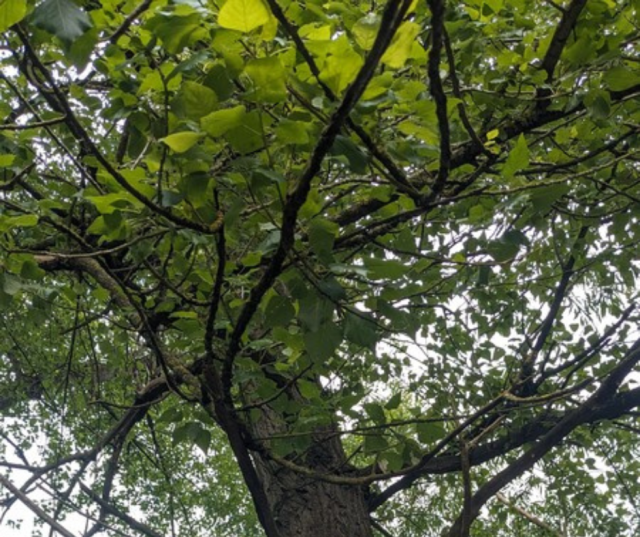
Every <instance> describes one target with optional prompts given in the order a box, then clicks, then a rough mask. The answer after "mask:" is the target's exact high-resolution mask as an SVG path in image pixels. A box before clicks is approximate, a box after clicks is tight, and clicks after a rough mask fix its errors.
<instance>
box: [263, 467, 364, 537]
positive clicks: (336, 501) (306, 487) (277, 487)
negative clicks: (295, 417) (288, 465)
mask: <svg viewBox="0 0 640 537" xmlns="http://www.w3.org/2000/svg"><path fill="white" fill-rule="evenodd" d="M256 467H257V471H258V475H259V477H260V480H261V482H262V485H263V488H264V491H265V493H266V495H267V498H268V501H269V507H270V509H271V512H272V514H273V517H274V519H275V522H276V525H277V527H278V530H279V533H280V537H371V536H372V531H371V523H370V520H369V513H368V510H367V503H366V498H365V490H364V488H361V487H347V486H340V485H334V484H332V483H326V482H324V481H318V480H313V479H310V478H308V477H305V476H303V475H300V474H298V473H295V472H292V471H290V470H287V469H284V468H282V467H280V466H278V465H274V463H270V462H266V461H262V460H258V461H256Z"/></svg>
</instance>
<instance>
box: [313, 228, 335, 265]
mask: <svg viewBox="0 0 640 537" xmlns="http://www.w3.org/2000/svg"><path fill="white" fill-rule="evenodd" d="M337 234H338V225H337V224H336V223H334V222H330V221H329V220H325V219H321V218H314V219H313V220H312V221H311V224H310V225H309V245H310V246H311V249H312V250H313V252H314V253H315V254H316V255H317V256H318V257H319V258H320V259H321V260H322V261H323V262H324V263H331V262H332V261H333V255H332V251H333V243H334V241H335V239H336V235H337Z"/></svg>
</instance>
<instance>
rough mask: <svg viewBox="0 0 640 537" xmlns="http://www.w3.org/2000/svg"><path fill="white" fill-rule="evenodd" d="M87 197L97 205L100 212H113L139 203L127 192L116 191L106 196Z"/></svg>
mask: <svg viewBox="0 0 640 537" xmlns="http://www.w3.org/2000/svg"><path fill="white" fill-rule="evenodd" d="M87 199H88V200H89V201H90V202H91V203H93V204H94V205H95V206H96V209H98V212H99V213H100V214H111V213H113V212H114V211H117V210H119V209H124V208H126V207H129V206H131V205H136V204H137V203H139V202H137V200H135V198H133V197H132V196H130V195H129V194H127V193H126V192H114V193H111V194H105V195H104V196H87Z"/></svg>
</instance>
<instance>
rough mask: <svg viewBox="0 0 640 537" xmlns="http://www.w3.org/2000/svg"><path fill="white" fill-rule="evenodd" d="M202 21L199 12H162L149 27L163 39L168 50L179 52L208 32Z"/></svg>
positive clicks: (173, 52) (174, 52)
mask: <svg viewBox="0 0 640 537" xmlns="http://www.w3.org/2000/svg"><path fill="white" fill-rule="evenodd" d="M191 11H193V10H191ZM201 22H202V19H201V16H200V15H199V14H198V13H189V14H187V15H182V16H181V15H178V16H176V15H174V14H171V15H164V14H161V15H159V16H158V17H156V18H154V19H153V20H152V21H151V23H150V25H149V27H150V28H151V29H152V30H153V32H154V34H155V35H157V36H158V37H159V38H160V39H161V40H162V43H163V44H164V47H165V48H166V49H167V51H169V52H171V53H172V54H177V53H178V52H181V51H182V50H183V49H184V48H185V47H186V46H188V45H189V43H191V42H193V41H194V40H196V39H197V38H198V37H201V36H202V34H203V33H205V34H206V31H205V29H204V28H202V27H201V26H200V24H201Z"/></svg>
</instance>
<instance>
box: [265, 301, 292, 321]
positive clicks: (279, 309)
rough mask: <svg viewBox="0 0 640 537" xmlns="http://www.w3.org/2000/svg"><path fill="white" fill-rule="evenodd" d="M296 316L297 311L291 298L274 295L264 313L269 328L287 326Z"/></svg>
mask: <svg viewBox="0 0 640 537" xmlns="http://www.w3.org/2000/svg"><path fill="white" fill-rule="evenodd" d="M295 314H296V310H295V308H294V307H293V304H292V303H291V299H290V298H287V297H285V296H281V295H274V296H272V297H271V299H270V300H269V303H268V304H267V309H266V310H265V312H264V317H265V326H266V327H268V328H273V327H274V326H287V325H288V324H289V321H291V319H293V316H294V315H295Z"/></svg>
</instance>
